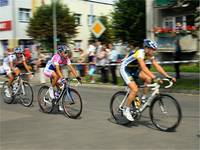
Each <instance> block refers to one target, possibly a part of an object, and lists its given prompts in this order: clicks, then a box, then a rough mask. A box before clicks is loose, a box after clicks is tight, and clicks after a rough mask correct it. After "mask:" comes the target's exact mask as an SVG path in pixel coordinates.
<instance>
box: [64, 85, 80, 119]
mask: <svg viewBox="0 0 200 150" xmlns="http://www.w3.org/2000/svg"><path fill="white" fill-rule="evenodd" d="M62 105H63V109H64V114H65V115H66V116H68V117H69V118H73V119H75V118H77V117H79V116H80V115H81V112H82V99H81V96H80V94H79V93H78V92H77V91H76V90H75V89H72V88H69V89H67V90H66V92H65V93H64V95H63V97H62Z"/></svg>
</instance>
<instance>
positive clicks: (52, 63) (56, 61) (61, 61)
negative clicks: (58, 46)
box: [44, 53, 71, 77]
mask: <svg viewBox="0 0 200 150" xmlns="http://www.w3.org/2000/svg"><path fill="white" fill-rule="evenodd" d="M70 64H71V61H70V59H69V58H62V57H61V56H60V55H59V54H57V53H56V54H54V56H53V57H52V59H51V60H49V61H48V62H47V64H46V67H45V69H44V74H45V75H46V76H48V77H51V74H52V72H53V71H55V70H56V65H59V66H63V65H70Z"/></svg>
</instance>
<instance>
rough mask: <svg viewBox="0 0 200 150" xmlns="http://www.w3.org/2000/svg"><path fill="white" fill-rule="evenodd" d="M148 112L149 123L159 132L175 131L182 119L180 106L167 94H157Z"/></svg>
mask: <svg viewBox="0 0 200 150" xmlns="http://www.w3.org/2000/svg"><path fill="white" fill-rule="evenodd" d="M156 106H157V107H156ZM149 110H150V118H151V121H152V122H153V124H154V125H155V126H156V127H157V128H158V129H159V130H161V131H166V132H171V131H175V129H176V128H177V127H178V126H179V124H180V122H181V119H182V112H181V107H180V104H179V103H178V101H177V100H176V99H175V98H173V97H172V96H170V95H168V94H159V95H158V96H157V97H155V98H154V99H153V101H152V104H151V106H150V109H149ZM157 110H158V111H157ZM156 111H157V112H156ZM160 116H161V117H160ZM167 119H170V120H169V121H168V120H167Z"/></svg>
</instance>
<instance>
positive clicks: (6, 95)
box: [1, 81, 14, 104]
mask: <svg viewBox="0 0 200 150" xmlns="http://www.w3.org/2000/svg"><path fill="white" fill-rule="evenodd" d="M7 88H8V81H5V82H4V83H3V86H2V89H1V96H2V97H3V100H4V102H5V103H7V104H11V103H13V101H14V97H13V96H12V94H11V93H8V92H7V91H6V90H8V89H7ZM10 91H12V89H11V90H10Z"/></svg>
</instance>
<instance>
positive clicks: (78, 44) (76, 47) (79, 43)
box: [74, 40, 82, 51]
mask: <svg viewBox="0 0 200 150" xmlns="http://www.w3.org/2000/svg"><path fill="white" fill-rule="evenodd" d="M81 42H82V41H81V40H75V41H74V45H75V51H76V50H78V49H79V48H81Z"/></svg>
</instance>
